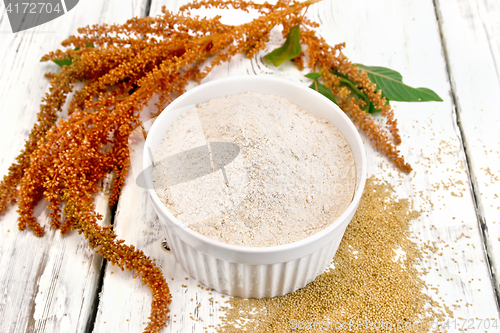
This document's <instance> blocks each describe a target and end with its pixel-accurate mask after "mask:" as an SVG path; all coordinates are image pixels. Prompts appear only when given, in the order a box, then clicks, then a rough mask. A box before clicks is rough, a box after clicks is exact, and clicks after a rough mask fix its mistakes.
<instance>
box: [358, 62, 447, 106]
mask: <svg viewBox="0 0 500 333" xmlns="http://www.w3.org/2000/svg"><path fill="white" fill-rule="evenodd" d="M356 66H358V67H359V68H361V69H362V70H364V71H365V72H366V73H367V74H368V78H369V79H370V80H371V81H372V82H373V83H375V84H376V85H377V88H379V89H381V90H382V95H383V96H384V97H385V98H387V99H388V100H391V101H399V102H429V101H437V102H442V101H443V100H442V99H441V97H439V96H438V95H437V94H436V93H435V92H434V91H432V90H430V89H428V88H413V87H410V86H408V85H406V84H404V83H403V76H402V75H401V74H399V73H398V72H396V71H394V70H392V69H389V68H385V67H377V66H365V65H362V64H356Z"/></svg>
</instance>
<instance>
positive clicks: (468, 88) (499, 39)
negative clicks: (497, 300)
mask: <svg viewBox="0 0 500 333" xmlns="http://www.w3.org/2000/svg"><path fill="white" fill-rule="evenodd" d="M436 7H437V13H438V17H439V20H440V24H441V31H442V35H443V44H444V47H445V49H446V57H447V60H448V66H449V72H450V79H451V83H452V87H453V91H454V97H455V101H456V107H457V113H458V116H459V117H458V120H459V127H460V130H461V131H462V135H463V138H464V145H465V149H466V152H467V157H468V161H469V170H470V176H471V178H472V181H473V189H474V195H475V198H476V201H477V206H478V218H479V219H480V222H481V227H482V228H483V232H484V237H485V240H486V247H487V251H488V256H489V258H490V264H491V268H492V271H493V273H494V276H495V284H496V288H497V297H500V218H499V217H500V204H499V203H500V200H499V195H500V135H499V134H498V129H499V128H500V113H499V104H498V96H500V24H499V20H498V18H499V17H500V3H499V2H498V1H492V0H485V1H448V0H439V1H437V2H436Z"/></svg>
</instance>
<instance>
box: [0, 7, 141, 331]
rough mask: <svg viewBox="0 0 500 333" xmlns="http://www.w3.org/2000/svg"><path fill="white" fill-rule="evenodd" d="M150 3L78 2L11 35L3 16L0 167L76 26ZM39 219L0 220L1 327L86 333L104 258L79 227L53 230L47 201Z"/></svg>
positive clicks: (26, 126) (100, 203)
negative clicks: (31, 227)
mask: <svg viewBox="0 0 500 333" xmlns="http://www.w3.org/2000/svg"><path fill="white" fill-rule="evenodd" d="M145 3H146V1H142V0H141V1H136V0H134V1H130V2H129V3H128V4H127V5H125V6H124V5H123V2H121V1H105V2H103V1H92V0H86V1H80V3H79V4H78V6H77V7H75V8H74V9H73V10H71V11H70V12H68V14H66V15H64V16H62V17H60V18H58V19H56V20H54V21H51V22H48V23H46V24H44V25H42V26H39V27H36V28H33V29H30V30H28V31H24V32H19V33H16V34H13V33H12V32H11V30H10V25H9V22H8V19H7V16H6V12H5V10H4V7H3V6H4V5H3V3H2V5H0V6H1V10H0V13H1V16H0V34H1V35H0V36H1V39H0V49H1V50H2V52H1V54H0V63H2V66H1V67H0V78H1V79H0V119H2V121H1V122H0V142H1V145H0V171H1V174H5V173H6V172H7V168H8V167H9V165H10V164H11V163H12V162H13V161H14V158H15V156H16V155H17V154H18V152H19V150H20V149H21V148H22V147H23V144H24V140H25V139H26V138H27V135H28V133H29V131H30V129H31V127H32V124H33V122H34V121H35V120H36V113H37V112H38V110H39V105H40V101H41V99H42V97H43V95H44V94H45V92H46V91H47V90H48V80H47V79H46V78H44V77H43V74H44V73H45V72H47V71H48V70H52V71H55V70H57V69H58V66H57V65H55V64H52V63H40V62H39V60H40V58H41V56H42V55H43V54H45V53H47V52H49V51H52V50H54V49H56V48H58V47H59V45H60V42H61V41H62V40H63V39H65V38H66V37H68V36H69V35H70V34H75V33H76V29H77V28H78V27H80V26H84V25H87V24H95V23H99V22H103V21H108V22H109V21H112V22H124V21H125V20H126V19H128V18H130V17H131V16H132V15H140V14H141V13H142V12H143V11H144V8H145ZM107 202H108V196H107V195H105V194H101V195H99V196H97V198H96V205H97V209H98V211H99V212H100V213H101V214H103V215H104V221H103V222H104V223H106V224H109V222H110V219H111V214H110V210H109V207H108V204H107ZM38 208H39V209H37V214H36V215H37V217H38V219H39V221H40V222H41V223H42V225H44V227H45V230H46V235H45V236H44V237H42V238H38V237H36V236H34V235H33V234H32V233H31V232H19V231H18V230H17V214H16V212H15V207H12V208H10V209H9V211H8V212H7V213H6V214H5V215H4V216H2V217H1V221H0V238H1V239H2V241H1V242H0V267H1V270H0V332H9V333H11V332H84V331H86V330H88V329H90V328H91V327H92V324H93V322H92V315H93V311H94V300H95V299H96V291H97V287H98V283H99V275H100V270H101V266H102V258H101V257H100V256H98V255H95V254H93V252H92V251H91V250H89V249H88V246H87V243H86V241H85V240H84V239H83V237H82V236H80V235H78V233H76V232H71V233H69V234H68V235H66V236H61V235H60V233H59V232H58V231H55V230H51V229H49V225H48V222H47V213H46V212H45V211H44V210H43V204H42V205H40V207H38Z"/></svg>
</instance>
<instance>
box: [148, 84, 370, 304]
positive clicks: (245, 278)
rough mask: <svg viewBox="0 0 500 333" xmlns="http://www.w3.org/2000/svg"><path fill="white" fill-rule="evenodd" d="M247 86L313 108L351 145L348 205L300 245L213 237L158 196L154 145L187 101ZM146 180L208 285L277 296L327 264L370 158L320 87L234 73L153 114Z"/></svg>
mask: <svg viewBox="0 0 500 333" xmlns="http://www.w3.org/2000/svg"><path fill="white" fill-rule="evenodd" d="M247 91H253V92H260V93H266V94H272V95H276V96H280V97H284V98H286V99H288V100H289V101H290V102H291V103H293V104H296V105H297V106H299V107H300V108H302V109H304V110H306V111H307V112H309V113H310V114H312V115H314V116H316V117H319V118H325V119H328V120H329V121H330V122H331V123H332V124H333V125H335V126H336V127H337V128H338V129H339V130H340V132H342V134H343V135H344V137H345V139H346V140H347V142H348V143H349V145H350V147H351V150H352V153H353V155H354V161H355V165H356V189H355V194H354V198H353V200H352V202H351V204H350V205H349V207H348V208H347V210H346V211H345V212H344V213H343V214H342V215H341V216H340V217H339V218H338V219H337V220H336V221H334V222H333V223H332V224H331V225H330V226H328V227H327V228H325V229H324V230H322V231H320V232H318V233H316V234H314V235H313V236H310V237H308V238H305V239H302V240H300V241H298V242H295V243H290V244H285V245H279V246H272V247H244V246H237V245H230V244H225V243H221V242H218V241H215V240H212V239H210V238H208V237H205V236H202V235H201V234H199V233H197V232H195V231H193V230H191V229H190V228H188V227H186V226H185V225H184V224H182V223H181V222H180V221H179V220H178V219H177V218H176V217H174V216H173V215H172V213H170V212H169V211H168V210H167V208H166V207H165V206H164V205H163V203H162V202H161V201H160V199H159V198H158V195H157V194H156V192H155V190H154V188H153V180H152V175H151V172H150V171H151V158H150V155H149V150H148V149H151V151H152V152H155V151H156V148H157V147H158V145H159V144H160V143H161V141H162V140H163V138H164V136H165V134H166V132H167V130H168V128H169V127H170V126H171V125H172V123H173V122H174V121H175V120H176V119H177V117H178V116H179V115H180V114H182V113H184V112H186V111H188V110H189V109H190V108H186V107H187V106H189V105H193V104H198V103H201V102H205V101H208V100H210V99H212V98H217V97H222V96H227V95H234V94H239V93H244V92H247ZM143 167H144V169H145V170H146V172H145V175H144V176H145V180H146V185H147V188H148V191H149V194H150V196H151V201H152V203H153V206H154V209H155V211H156V213H157V214H158V216H159V219H160V222H161V225H162V228H163V231H164V233H165V236H166V238H167V242H168V245H169V247H170V249H171V251H172V252H173V254H174V256H175V258H176V259H177V261H178V262H179V264H180V265H181V266H182V268H184V270H186V272H187V273H188V274H189V275H191V276H192V277H193V278H195V279H196V280H198V281H199V282H201V283H202V284H204V285H205V286H207V287H210V288H213V289H215V290H217V291H219V292H221V293H224V294H228V295H231V296H239V297H245V298H250V297H252V298H262V297H274V296H280V295H284V294H287V293H290V292H293V291H295V290H297V289H300V288H302V287H304V286H305V285H306V284H308V283H309V282H311V281H313V280H314V279H315V278H316V277H317V276H318V275H320V274H321V273H322V272H323V270H324V269H325V268H327V267H328V265H329V264H330V262H331V260H332V258H333V256H334V255H335V252H336V251H337V248H338V246H339V244H340V241H341V239H342V236H343V234H344V231H345V229H346V227H347V225H348V224H349V222H350V221H351V219H352V217H353V215H354V212H355V211H356V208H357V207H358V204H359V201H360V199H361V194H362V192H363V188H364V185H365V180H366V157H365V151H364V146H363V143H362V141H361V138H360V136H359V133H358V131H357V130H356V128H355V127H354V125H353V124H352V122H351V121H350V120H349V118H348V117H347V116H346V115H345V114H344V112H342V110H340V108H339V107H337V105H335V104H333V103H332V102H331V101H330V100H328V99H327V98H326V97H324V96H322V95H321V94H319V93H317V92H316V91H314V90H312V89H310V88H308V87H306V86H304V85H301V84H298V83H295V82H291V81H287V80H283V79H279V78H275V77H271V76H242V77H229V78H225V79H220V80H216V81H212V82H209V83H205V84H202V85H200V86H198V87H196V88H193V89H191V90H189V91H188V92H186V93H185V94H183V95H182V96H180V97H178V98H177V99H176V100H174V101H173V102H172V103H171V104H170V105H168V107H167V108H166V109H165V110H164V111H163V112H162V113H161V115H160V116H159V117H158V118H157V119H156V121H155V123H154V124H153V126H152V127H151V130H150V131H149V133H148V137H147V140H146V143H145V146H144V154H143Z"/></svg>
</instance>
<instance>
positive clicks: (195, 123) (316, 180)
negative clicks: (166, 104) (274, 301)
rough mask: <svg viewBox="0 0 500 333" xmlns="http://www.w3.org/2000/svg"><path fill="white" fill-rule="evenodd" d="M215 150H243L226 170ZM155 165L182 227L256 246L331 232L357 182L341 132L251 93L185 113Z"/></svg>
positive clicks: (159, 185) (160, 190) (159, 186)
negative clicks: (218, 162)
mask: <svg viewBox="0 0 500 333" xmlns="http://www.w3.org/2000/svg"><path fill="white" fill-rule="evenodd" d="M214 142H229V143H234V144H235V145H232V146H231V147H236V148H237V149H238V150H237V151H236V153H237V156H236V157H235V158H234V159H232V158H233V157H234V156H229V155H231V154H233V155H234V153H235V150H234V149H233V150H231V149H232V148H231V147H229V148H228V149H230V150H231V151H229V152H228V153H227V154H228V156H229V158H228V160H226V161H225V162H224V163H227V165H225V166H224V167H223V168H220V167H219V168H217V166H216V165H215V164H214V160H212V154H211V150H210V147H211V146H212V147H214V146H215V145H214V144H213V143H214ZM211 143H212V144H211ZM236 145H237V146H236ZM212 149H213V148H212ZM231 159H232V160H231ZM154 161H155V167H154V170H153V179H154V185H155V189H156V193H157V194H158V195H159V197H160V199H161V200H162V202H163V203H164V204H165V206H166V207H167V208H168V209H169V210H170V211H171V212H172V213H173V214H174V215H175V216H176V217H177V218H178V219H179V220H180V221H181V222H183V223H184V224H185V225H186V226H188V227H189V228H191V229H193V230H195V231H197V232H199V233H200V234H202V235H205V236H207V237H210V238H212V239H215V240H217V241H220V242H224V243H228V244H237V245H244V246H253V247H264V246H274V245H281V244H287V243H292V242H296V241H298V240H301V239H303V238H306V237H309V236H311V235H313V234H315V233H317V232H318V231H320V230H322V229H324V228H326V227H327V226H328V225H330V224H331V223H332V222H333V221H335V219H336V218H338V217H339V216H340V215H341V214H342V213H343V212H344V211H345V210H346V208H347V207H348V206H349V204H350V203H351V201H352V198H353V195H354V188H355V183H356V180H355V179H356V171H355V166H354V158H353V156H352V153H351V150H350V148H349V145H348V144H347V142H346V141H345V139H344V137H343V136H342V134H341V133H340V132H339V131H338V130H337V128H335V127H334V126H333V125H331V124H330V123H329V122H328V121H326V120H323V119H317V118H315V117H313V116H311V115H310V114H308V113H306V112H305V111H303V110H301V109H299V108H298V107H297V106H295V105H293V104H291V103H290V102H288V101H287V100H286V99H283V98H281V97H276V96H272V95H265V94H260V93H254V92H249V93H244V94H240V95H232V96H228V97H223V98H216V99H213V100H210V101H208V102H206V103H203V104H199V105H198V106H197V107H196V108H195V109H193V110H191V111H188V112H187V113H185V114H183V115H182V116H181V117H179V118H178V119H177V120H176V121H175V122H174V124H173V125H172V127H171V128H170V129H169V130H168V132H167V134H166V136H165V138H164V140H163V141H162V143H161V144H160V146H159V147H158V149H157V151H156V153H155V155H154ZM175 170H178V172H177V171H175ZM214 170H215V171H214ZM176 174H177V176H176ZM179 174H182V176H178V175H179ZM176 177H177V178H176Z"/></svg>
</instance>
